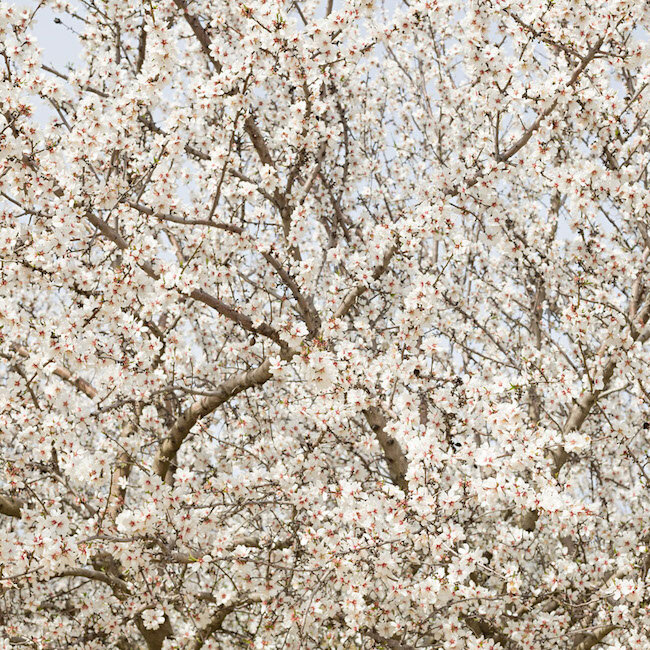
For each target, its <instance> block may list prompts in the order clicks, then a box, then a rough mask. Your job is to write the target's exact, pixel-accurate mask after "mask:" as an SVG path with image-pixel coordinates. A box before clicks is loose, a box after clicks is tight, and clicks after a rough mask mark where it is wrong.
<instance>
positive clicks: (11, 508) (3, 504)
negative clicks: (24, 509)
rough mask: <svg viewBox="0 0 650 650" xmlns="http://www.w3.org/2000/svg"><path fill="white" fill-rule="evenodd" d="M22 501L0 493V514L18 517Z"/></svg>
mask: <svg viewBox="0 0 650 650" xmlns="http://www.w3.org/2000/svg"><path fill="white" fill-rule="evenodd" d="M21 505H22V502H21V501H19V500H18V499H13V498H12V497H8V496H5V495H1V494H0V515H6V516H7V517H16V518H17V519H20V516H21V512H20V507H21Z"/></svg>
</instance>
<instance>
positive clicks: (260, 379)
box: [153, 359, 272, 479]
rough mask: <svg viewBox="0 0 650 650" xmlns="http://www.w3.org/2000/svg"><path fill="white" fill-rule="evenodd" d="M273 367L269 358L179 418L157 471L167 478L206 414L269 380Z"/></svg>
mask: <svg viewBox="0 0 650 650" xmlns="http://www.w3.org/2000/svg"><path fill="white" fill-rule="evenodd" d="M270 367H271V363H270V361H269V360H268V359H267V360H266V361H264V362H263V363H262V364H260V365H259V366H258V367H257V368H255V369H254V370H249V371H248V372H243V373H240V374H237V375H235V376H234V377H231V378H230V379H227V380H226V381H224V382H223V384H221V386H219V388H218V389H217V390H216V391H215V392H214V393H213V394H212V395H210V396H208V397H204V398H203V399H201V400H199V401H198V402H195V403H194V404H192V406H190V407H189V408H188V409H186V410H185V411H184V412H183V413H182V415H181V416H180V417H179V418H178V419H177V420H176V422H175V423H174V425H173V426H172V428H171V429H170V431H169V434H168V435H167V437H166V438H165V440H164V441H163V443H162V444H161V446H160V449H159V451H158V455H157V456H156V459H155V460H154V466H153V467H154V472H155V473H156V474H157V475H158V476H160V477H161V478H162V479H164V478H165V476H166V474H167V470H169V469H170V464H171V462H172V460H173V458H174V456H175V455H176V452H177V451H178V450H179V449H180V448H181V445H182V444H183V442H184V441H185V439H186V438H187V436H188V435H189V434H190V432H191V430H192V427H193V426H194V425H195V424H196V423H197V422H198V420H200V419H201V418H204V417H206V416H207V415H209V414H210V413H212V412H213V411H215V410H216V409H217V408H219V407H220V406H221V405H222V404H224V403H225V402H227V401H228V400H229V399H230V398H231V397H234V396H235V395H238V394H239V393H241V392H242V391H245V390H247V389H248V388H252V387H253V386H261V385H262V384H264V383H266V382H267V381H268V380H269V379H270V378H271V376H272V375H271V371H270Z"/></svg>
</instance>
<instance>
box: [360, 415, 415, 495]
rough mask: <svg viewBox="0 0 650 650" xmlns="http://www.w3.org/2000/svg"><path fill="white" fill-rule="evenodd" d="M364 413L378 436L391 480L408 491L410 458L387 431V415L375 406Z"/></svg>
mask: <svg viewBox="0 0 650 650" xmlns="http://www.w3.org/2000/svg"><path fill="white" fill-rule="evenodd" d="M363 414H364V415H365V416H366V421H367V422H368V425H369V426H370V428H371V429H372V430H373V432H374V434H375V436H376V437H377V442H378V443H379V446H380V447H381V450H382V452H383V453H384V458H385V459H386V463H387V464H388V472H389V474H390V478H391V480H392V481H393V483H394V484H395V485H397V487H399V488H401V489H402V490H403V491H404V493H408V487H409V486H408V481H407V480H406V471H407V469H408V460H407V458H406V454H405V453H404V450H403V449H402V447H401V446H400V444H399V442H397V440H395V438H393V437H392V436H391V435H389V434H388V433H386V424H387V420H386V416H385V415H384V414H383V412H382V411H381V409H379V408H377V407H375V406H372V407H370V408H369V409H366V410H365V411H364V412H363Z"/></svg>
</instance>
